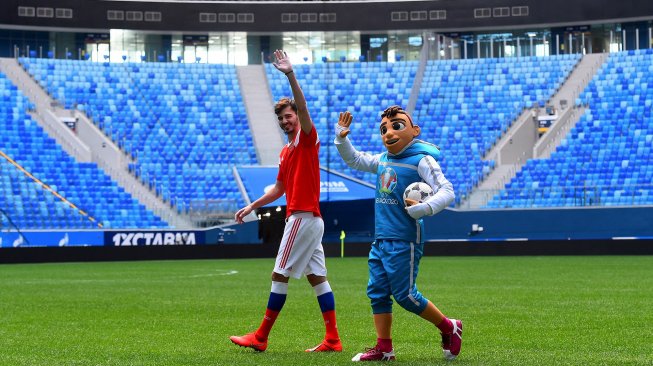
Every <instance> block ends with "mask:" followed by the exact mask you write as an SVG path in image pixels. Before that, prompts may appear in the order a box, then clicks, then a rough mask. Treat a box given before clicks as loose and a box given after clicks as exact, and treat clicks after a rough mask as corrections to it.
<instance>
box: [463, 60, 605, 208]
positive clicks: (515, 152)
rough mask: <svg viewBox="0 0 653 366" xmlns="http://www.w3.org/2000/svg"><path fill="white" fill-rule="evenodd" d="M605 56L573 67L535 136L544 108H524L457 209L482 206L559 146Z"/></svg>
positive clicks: (549, 102)
mask: <svg viewBox="0 0 653 366" xmlns="http://www.w3.org/2000/svg"><path fill="white" fill-rule="evenodd" d="M606 58H607V54H588V55H584V56H583V57H582V59H581V60H580V61H579V62H578V63H577V64H576V65H575V67H574V69H573V71H571V73H570V74H569V75H568V77H567V78H566V79H565V81H564V83H562V84H561V85H560V87H559V88H558V89H557V91H556V92H555V94H554V95H553V96H552V97H551V98H550V99H549V100H548V101H547V102H546V105H550V106H554V107H555V108H557V112H556V118H555V119H553V120H552V123H551V127H550V128H549V129H548V131H547V132H545V133H544V134H543V135H541V136H539V133H538V124H537V123H538V122H537V120H536V119H537V117H538V116H540V115H543V114H545V113H546V108H540V106H539V105H538V106H535V107H533V108H526V109H524V110H523V112H522V113H521V114H520V116H519V117H518V118H517V119H516V121H515V122H514V123H513V124H512V125H511V126H510V128H509V129H508V130H507V131H506V133H504V134H503V135H502V136H501V138H500V139H499V141H498V142H497V143H496V145H494V146H493V147H492V149H491V150H490V151H489V152H488V153H487V154H485V156H484V157H483V160H492V161H494V162H495V167H494V169H493V170H492V171H491V172H490V173H489V174H488V175H487V176H486V177H485V178H484V179H483V180H482V181H481V182H480V183H479V184H478V186H477V187H475V188H474V190H473V191H472V192H471V194H470V195H469V196H468V197H467V198H466V199H465V200H463V201H462V202H461V204H460V207H461V208H469V209H478V208H481V207H484V206H485V205H486V204H487V203H488V202H489V201H490V200H491V199H492V198H493V197H494V196H495V195H496V194H497V193H498V192H499V191H501V190H502V189H503V188H504V187H505V185H506V184H507V183H509V182H510V181H511V180H512V179H513V178H514V177H515V176H516V175H517V173H518V172H519V171H520V170H521V168H522V167H523V166H524V165H525V164H526V163H527V162H528V160H529V159H533V158H535V159H541V158H546V157H548V155H550V152H551V151H552V150H554V149H555V148H556V146H558V145H559V143H560V141H562V139H563V138H564V137H565V136H566V134H567V133H568V132H569V130H571V129H572V128H573V127H574V125H575V124H576V123H577V122H578V120H579V119H580V118H581V116H582V115H583V113H584V112H585V107H584V106H583V105H580V104H578V103H576V100H577V99H578V97H579V96H580V94H581V92H582V90H584V89H585V87H586V86H587V85H588V84H589V82H590V81H591V80H592V77H593V76H594V75H595V73H596V72H597V71H598V70H599V68H600V67H601V66H602V65H603V63H604V61H605V59H606Z"/></svg>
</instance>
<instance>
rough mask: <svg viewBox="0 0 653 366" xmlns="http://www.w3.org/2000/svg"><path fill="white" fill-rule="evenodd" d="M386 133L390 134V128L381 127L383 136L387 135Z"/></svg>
mask: <svg viewBox="0 0 653 366" xmlns="http://www.w3.org/2000/svg"><path fill="white" fill-rule="evenodd" d="M386 132H388V128H387V127H386V126H381V135H385V133H386Z"/></svg>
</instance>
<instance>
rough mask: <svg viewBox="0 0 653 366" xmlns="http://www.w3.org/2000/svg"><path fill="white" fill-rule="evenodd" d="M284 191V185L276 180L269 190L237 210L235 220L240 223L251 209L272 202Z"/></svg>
mask: <svg viewBox="0 0 653 366" xmlns="http://www.w3.org/2000/svg"><path fill="white" fill-rule="evenodd" d="M284 192H285V187H284V186H283V183H282V182H281V181H279V180H278V181H277V182H276V183H275V184H274V186H273V187H272V188H271V189H270V190H269V191H267V192H265V194H263V195H262V196H261V197H259V199H257V200H256V201H254V202H252V203H250V204H249V205H247V206H245V207H243V208H241V209H240V210H238V212H236V216H235V218H236V222H237V223H239V224H242V223H243V218H244V217H245V216H247V215H249V214H250V213H251V212H252V211H254V210H256V209H257V208H259V207H262V206H265V205H267V204H268V203H271V202H274V201H275V200H277V199H278V198H279V197H281V196H283V193H284Z"/></svg>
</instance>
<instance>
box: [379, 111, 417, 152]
mask: <svg viewBox="0 0 653 366" xmlns="http://www.w3.org/2000/svg"><path fill="white" fill-rule="evenodd" d="M379 130H380V132H381V139H382V140H383V145H385V147H386V149H388V152H391V153H393V154H397V153H399V152H400V151H401V150H403V149H404V148H405V147H406V145H408V144H409V143H410V142H411V141H413V139H414V138H415V137H417V136H418V135H419V133H420V128H419V126H417V125H414V124H413V122H412V119H411V118H410V116H408V114H406V113H405V112H403V111H401V112H399V113H396V114H394V115H392V116H385V117H383V119H382V120H381V124H380V125H379Z"/></svg>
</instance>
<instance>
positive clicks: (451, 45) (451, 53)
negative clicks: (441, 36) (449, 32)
mask: <svg viewBox="0 0 653 366" xmlns="http://www.w3.org/2000/svg"><path fill="white" fill-rule="evenodd" d="M449 54H450V55H451V57H450V59H451V60H453V38H449Z"/></svg>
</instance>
